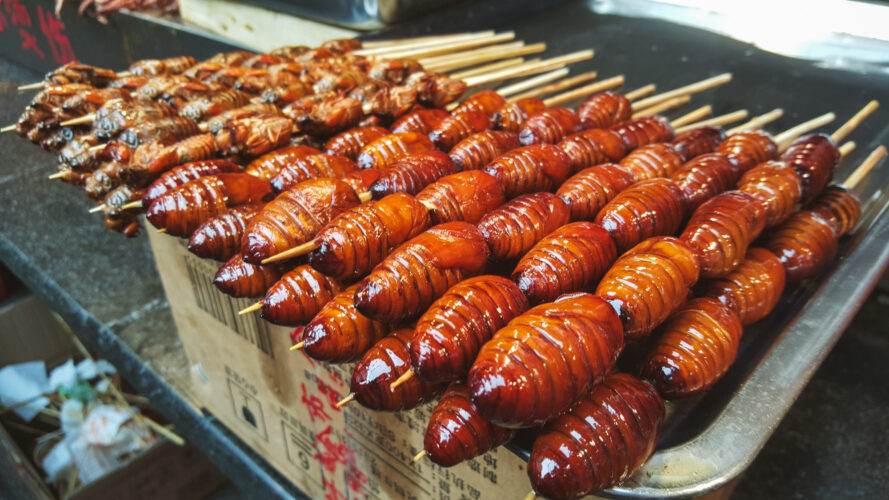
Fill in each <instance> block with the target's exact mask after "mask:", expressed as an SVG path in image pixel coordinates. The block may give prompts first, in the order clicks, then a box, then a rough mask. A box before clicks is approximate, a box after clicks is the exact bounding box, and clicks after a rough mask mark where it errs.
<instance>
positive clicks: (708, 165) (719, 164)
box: [670, 153, 741, 211]
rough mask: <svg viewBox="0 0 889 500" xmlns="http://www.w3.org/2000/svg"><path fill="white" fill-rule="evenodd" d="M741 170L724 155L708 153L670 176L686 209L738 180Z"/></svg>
mask: <svg viewBox="0 0 889 500" xmlns="http://www.w3.org/2000/svg"><path fill="white" fill-rule="evenodd" d="M740 176H741V171H740V170H738V168H737V167H736V166H735V165H734V164H733V163H732V162H731V161H730V160H729V159H728V158H726V157H725V156H724V155H722V154H720V153H710V154H705V155H701V156H698V157H696V158H694V159H692V160H691V161H689V162H688V163H686V164H685V165H683V166H682V168H680V169H679V170H678V171H677V172H676V173H674V174H673V175H672V176H671V177H670V178H671V179H673V180H674V181H675V182H676V185H677V186H679V189H680V190H681V191H682V193H683V195H684V197H685V202H686V206H687V209H688V210H689V211H692V210H694V209H696V208H698V207H699V206H701V203H704V202H705V201H707V200H709V199H710V198H712V197H714V196H716V195H717V194H719V193H722V192H724V191H726V190H728V189H730V188H731V187H732V186H734V185H735V183H736V182H738V178H740Z"/></svg>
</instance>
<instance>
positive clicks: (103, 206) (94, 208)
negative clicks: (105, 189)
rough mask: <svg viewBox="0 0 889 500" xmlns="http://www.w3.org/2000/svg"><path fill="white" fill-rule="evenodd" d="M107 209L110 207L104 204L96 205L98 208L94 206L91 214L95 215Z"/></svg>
mask: <svg viewBox="0 0 889 500" xmlns="http://www.w3.org/2000/svg"><path fill="white" fill-rule="evenodd" d="M106 208H108V205H106V204H104V203H102V204H101V205H96V206H94V207H93V208H91V209H89V213H91V214H94V213H96V212H102V211H104V210H105V209H106Z"/></svg>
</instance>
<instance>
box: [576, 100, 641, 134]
mask: <svg viewBox="0 0 889 500" xmlns="http://www.w3.org/2000/svg"><path fill="white" fill-rule="evenodd" d="M632 116H633V106H632V104H630V101H629V99H627V98H626V97H624V96H623V94H619V93H617V92H608V91H606V92H600V93H598V94H596V95H594V96H591V97H589V98H588V99H587V100H585V101H583V102H582V103H581V104H580V106H578V107H577V118H578V119H579V120H580V123H581V124H582V125H583V128H585V129H592V128H608V127H610V126H612V125H616V124H618V123H621V122H625V121H627V120H629V119H630V118H631V117H632Z"/></svg>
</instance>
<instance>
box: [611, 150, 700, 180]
mask: <svg viewBox="0 0 889 500" xmlns="http://www.w3.org/2000/svg"><path fill="white" fill-rule="evenodd" d="M683 163H685V157H684V156H682V154H681V153H680V152H679V151H677V150H676V148H674V147H673V146H671V145H670V144H668V143H664V142H658V143H655V144H647V145H645V146H640V147H639V148H637V149H635V150H633V151H632V152H630V154H628V155H627V156H625V157H624V158H623V159H622V160H621V161H620V166H622V167H623V168H625V169H626V170H627V171H628V172H630V174H632V176H633V179H635V181H636V182H639V181H646V180H648V179H657V178H658V177H670V176H671V175H673V173H674V172H676V171H677V170H679V169H680V168H681V167H682V164H683Z"/></svg>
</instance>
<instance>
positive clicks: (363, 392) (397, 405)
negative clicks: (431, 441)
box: [350, 328, 447, 411]
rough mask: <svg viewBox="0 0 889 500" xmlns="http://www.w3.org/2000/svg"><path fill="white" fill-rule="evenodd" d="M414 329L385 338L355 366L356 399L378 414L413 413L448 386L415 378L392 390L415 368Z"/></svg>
mask: <svg viewBox="0 0 889 500" xmlns="http://www.w3.org/2000/svg"><path fill="white" fill-rule="evenodd" d="M413 333H414V332H413V330H411V329H410V328H402V329H401V330H397V331H395V332H392V335H389V336H388V337H385V338H383V339H381V340H380V341H379V342H377V343H376V344H374V346H373V347H372V348H371V349H370V350H369V351H367V353H366V354H365V355H364V357H362V358H361V360H360V361H359V362H358V364H357V365H355V370H354V371H353V372H352V383H351V385H350V389H351V390H352V393H353V394H355V400H356V401H358V402H359V403H361V405H362V406H364V407H365V408H369V409H371V410H376V411H400V410H409V409H411V408H414V407H416V406H418V405H419V404H421V403H424V402H426V401H429V400H430V399H432V398H434V397H435V396H437V395H439V394H440V393H441V391H443V390H444V388H445V386H446V385H447V384H444V383H434V384H429V383H426V382H423V381H421V380H420V379H418V378H417V377H411V378H410V379H408V380H407V381H405V382H404V383H403V384H401V385H399V386H397V387H395V389H392V387H391V384H392V382H395V381H396V380H397V379H398V377H400V376H401V375H403V374H404V373H406V372H407V371H408V370H410V369H411V357H410V352H409V349H410V340H411V336H412V335H413Z"/></svg>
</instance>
